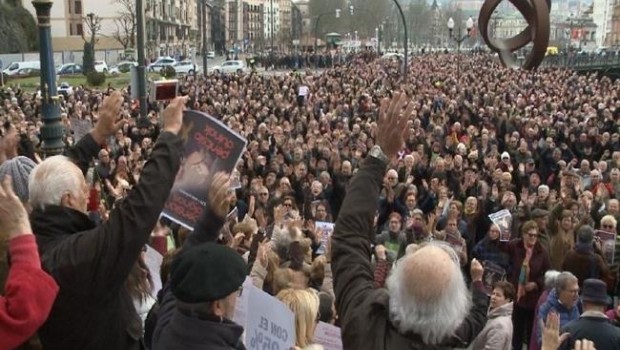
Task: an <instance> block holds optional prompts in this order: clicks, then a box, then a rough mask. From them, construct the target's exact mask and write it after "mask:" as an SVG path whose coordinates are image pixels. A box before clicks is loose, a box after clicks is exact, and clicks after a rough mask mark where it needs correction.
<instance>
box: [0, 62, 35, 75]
mask: <svg viewBox="0 0 620 350" xmlns="http://www.w3.org/2000/svg"><path fill="white" fill-rule="evenodd" d="M22 69H36V70H41V62H39V61H24V62H13V63H11V64H9V66H8V67H6V69H5V70H3V71H2V72H3V73H4V74H6V75H8V76H12V75H16V74H18V73H19V72H20V71H21V70H22Z"/></svg>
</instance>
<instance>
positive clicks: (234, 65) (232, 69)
mask: <svg viewBox="0 0 620 350" xmlns="http://www.w3.org/2000/svg"><path fill="white" fill-rule="evenodd" d="M211 70H212V71H213V72H214V73H242V72H246V71H247V67H246V65H245V62H243V61H238V60H230V61H224V63H222V65H221V66H214V67H213V68H211Z"/></svg>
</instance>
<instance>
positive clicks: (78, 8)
mask: <svg viewBox="0 0 620 350" xmlns="http://www.w3.org/2000/svg"><path fill="white" fill-rule="evenodd" d="M75 14H76V15H81V14H82V0H75Z"/></svg>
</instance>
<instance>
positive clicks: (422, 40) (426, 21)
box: [405, 0, 435, 46]
mask: <svg viewBox="0 0 620 350" xmlns="http://www.w3.org/2000/svg"><path fill="white" fill-rule="evenodd" d="M408 12H409V13H406V14H405V16H406V17H407V25H408V29H409V40H410V41H411V42H412V43H413V45H414V46H420V45H424V44H426V43H428V42H429V40H430V37H431V32H432V30H433V29H435V28H432V21H431V19H432V16H431V12H430V6H429V5H428V3H427V2H426V0H413V2H411V4H410V5H409V11H408Z"/></svg>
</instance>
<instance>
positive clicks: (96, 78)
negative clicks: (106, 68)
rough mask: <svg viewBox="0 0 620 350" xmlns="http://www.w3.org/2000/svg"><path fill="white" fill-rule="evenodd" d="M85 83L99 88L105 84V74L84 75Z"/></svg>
mask: <svg viewBox="0 0 620 350" xmlns="http://www.w3.org/2000/svg"><path fill="white" fill-rule="evenodd" d="M86 82H87V83H88V85H90V86H101V85H103V84H105V74H104V73H99V72H96V71H94V70H93V71H90V72H88V73H86Z"/></svg>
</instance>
